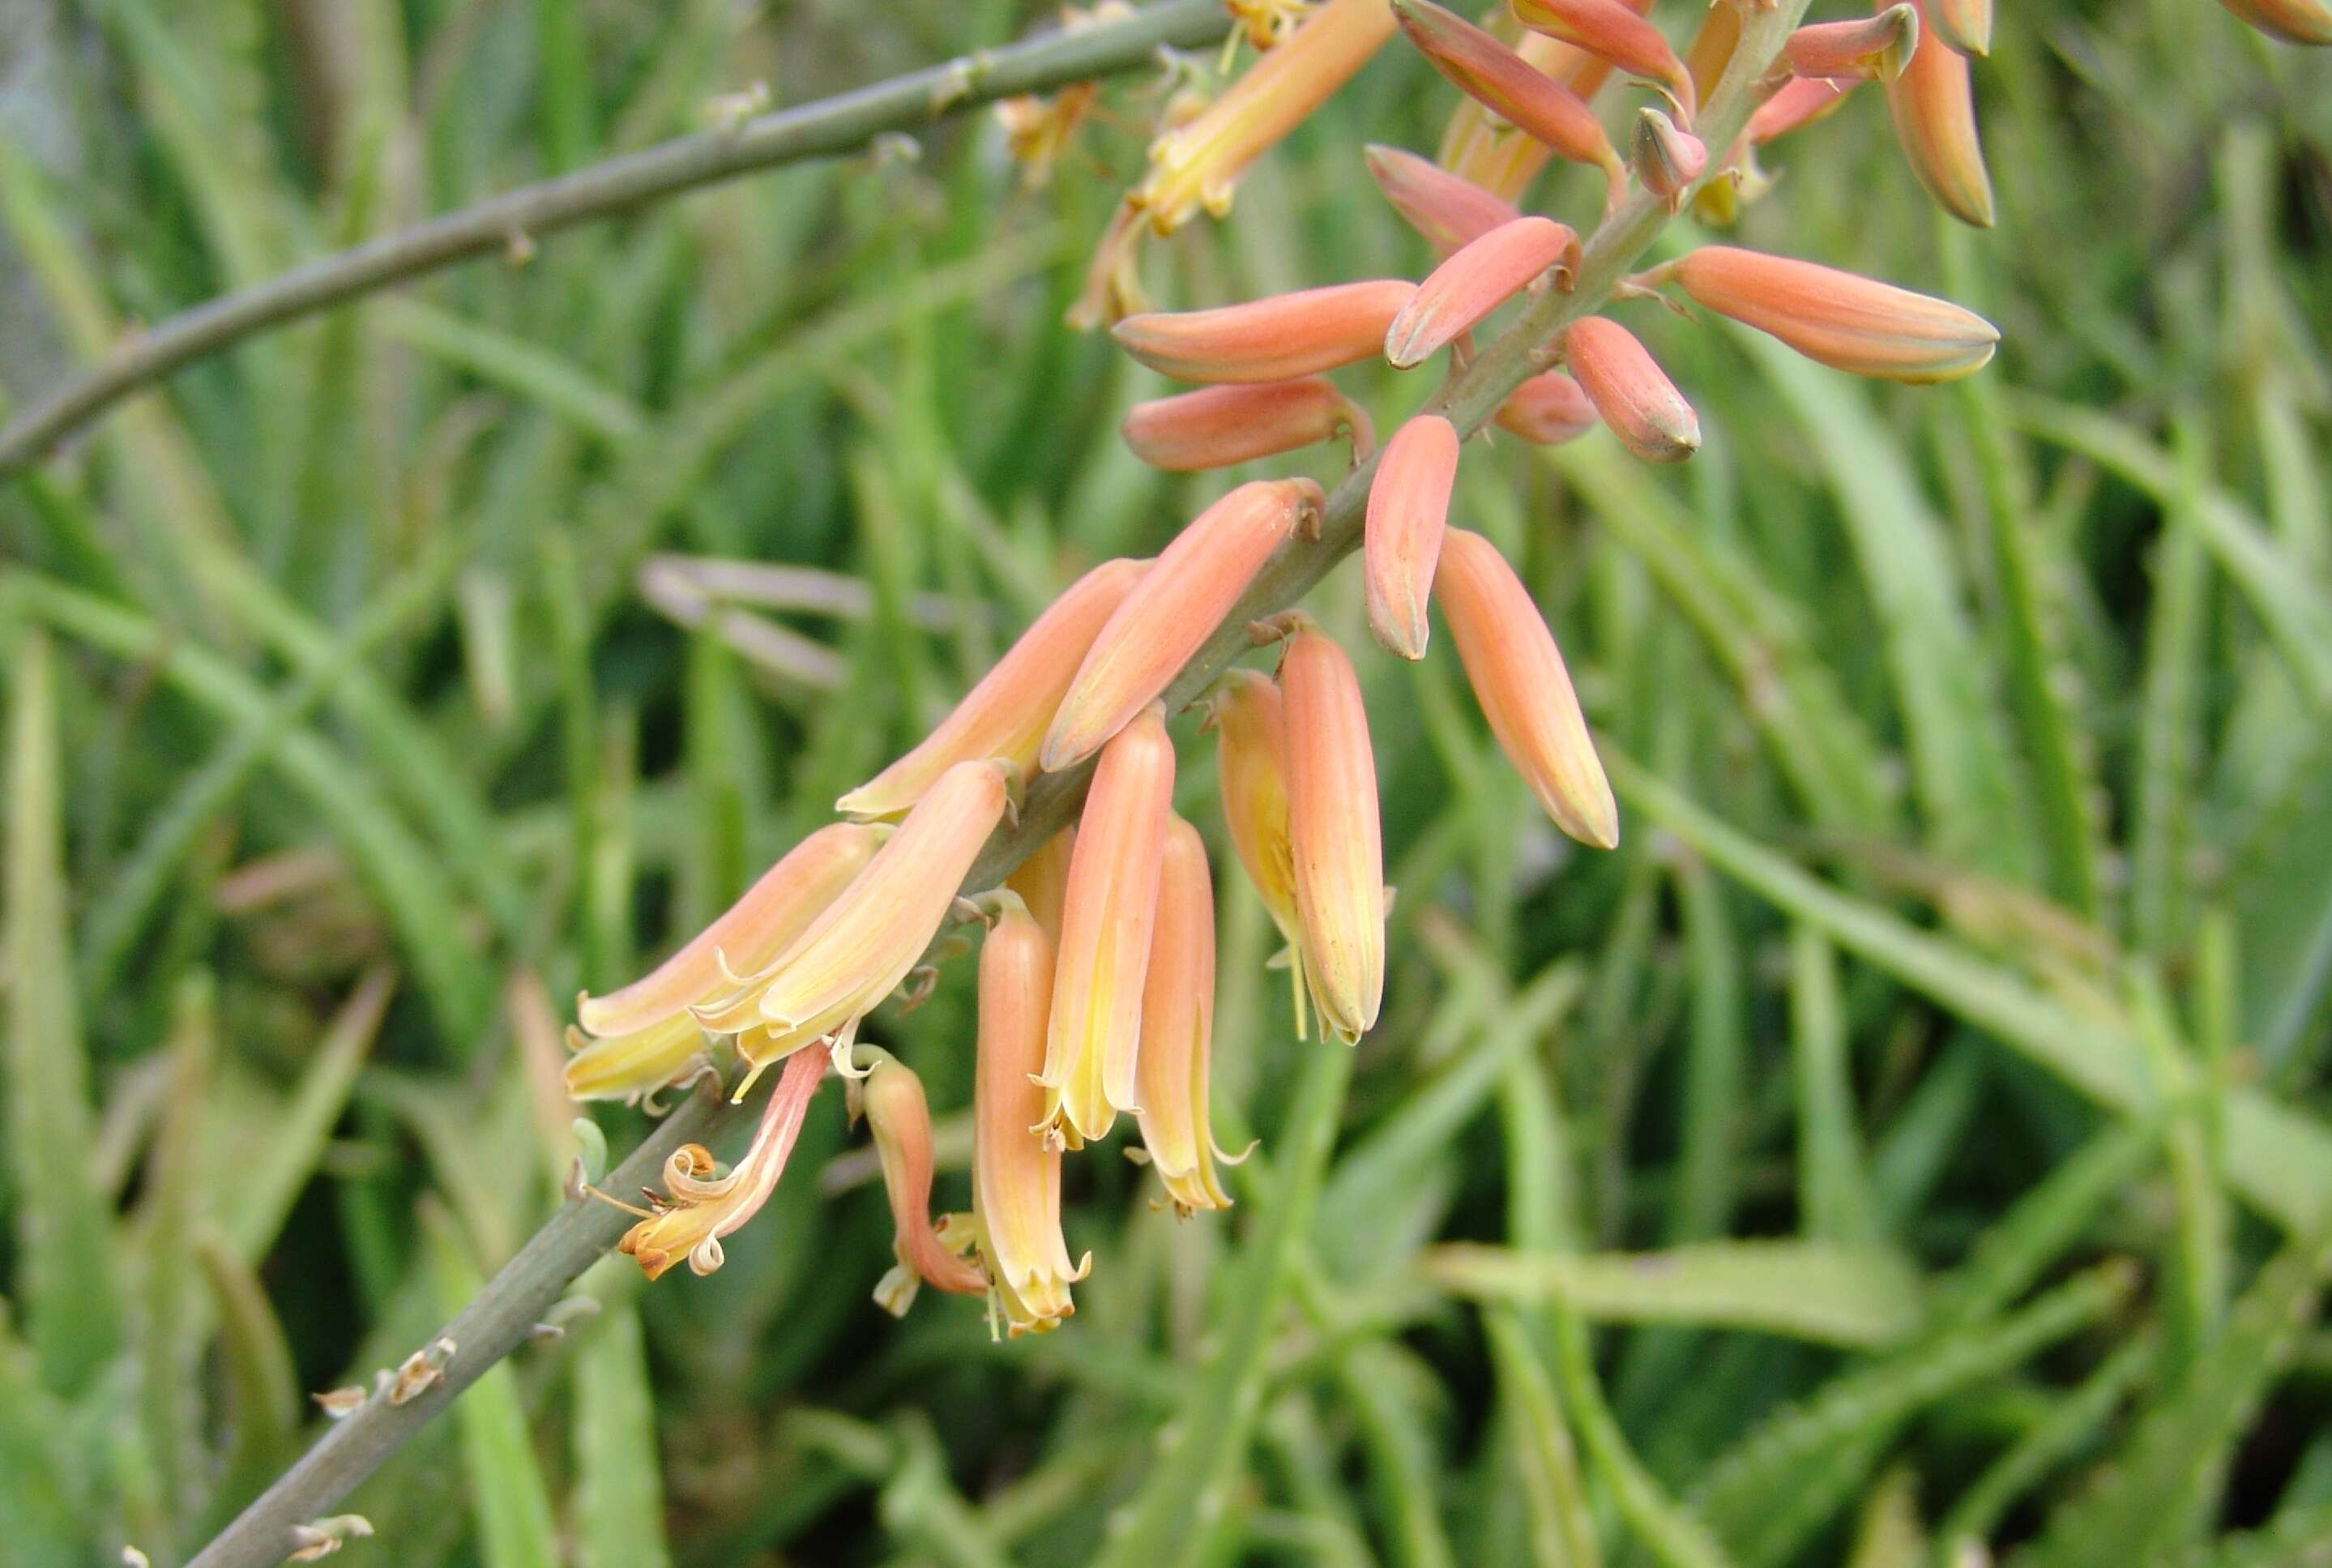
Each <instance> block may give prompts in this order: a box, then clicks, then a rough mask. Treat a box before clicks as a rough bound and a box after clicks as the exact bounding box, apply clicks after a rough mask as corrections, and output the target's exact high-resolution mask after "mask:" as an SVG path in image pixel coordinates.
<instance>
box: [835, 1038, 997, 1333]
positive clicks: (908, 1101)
mask: <svg viewBox="0 0 2332 1568" xmlns="http://www.w3.org/2000/svg"><path fill="white" fill-rule="evenodd" d="M859 1054H860V1055H861V1056H872V1057H874V1065H873V1066H871V1067H870V1068H868V1069H867V1072H866V1075H865V1077H863V1078H859V1079H856V1080H855V1081H854V1082H853V1083H852V1084H851V1085H850V1090H851V1095H852V1099H853V1102H854V1104H855V1107H856V1109H857V1110H858V1111H859V1113H860V1114H864V1115H865V1118H866V1125H867V1127H868V1129H869V1130H870V1131H871V1132H872V1133H874V1152H875V1155H876V1157H877V1158H878V1159H879V1160H881V1162H882V1164H883V1191H884V1196H885V1197H886V1198H887V1199H888V1200H890V1204H891V1231H892V1237H891V1251H892V1254H893V1256H894V1257H896V1258H897V1260H898V1261H897V1263H896V1264H895V1265H894V1267H892V1269H891V1271H890V1272H889V1273H887V1274H885V1275H884V1276H883V1280H882V1283H881V1284H879V1285H877V1286H875V1287H874V1299H875V1300H876V1301H877V1302H879V1303H881V1304H882V1307H883V1310H884V1311H885V1312H887V1313H889V1314H890V1315H892V1316H894V1317H903V1316H905V1315H906V1312H907V1308H908V1307H910V1306H911V1305H913V1304H914V1300H915V1292H916V1290H917V1288H918V1287H919V1286H925V1285H928V1286H931V1287H932V1289H933V1290H941V1291H945V1292H947V1293H948V1294H950V1295H951V1296H981V1295H985V1294H986V1293H987V1290H988V1276H986V1275H984V1274H982V1273H980V1270H979V1269H978V1268H976V1267H973V1266H972V1265H971V1264H970V1263H968V1262H966V1261H965V1260H964V1259H963V1258H961V1257H958V1256H957V1255H956V1253H955V1251H954V1250H953V1249H952V1248H950V1247H949V1246H947V1245H946V1244H945V1243H944V1242H942V1241H941V1238H940V1235H939V1232H938V1231H937V1230H935V1229H933V1228H932V1108H931V1103H930V1101H929V1100H927V1099H926V1098H925V1097H924V1095H923V1081H922V1079H921V1078H918V1077H917V1076H915V1074H914V1070H913V1068H911V1067H909V1066H906V1065H904V1064H903V1063H902V1062H900V1061H899V1060H898V1059H897V1058H896V1057H894V1056H891V1055H890V1054H889V1053H888V1052H884V1051H873V1050H863V1049H862V1051H861V1052H860V1053H859Z"/></svg>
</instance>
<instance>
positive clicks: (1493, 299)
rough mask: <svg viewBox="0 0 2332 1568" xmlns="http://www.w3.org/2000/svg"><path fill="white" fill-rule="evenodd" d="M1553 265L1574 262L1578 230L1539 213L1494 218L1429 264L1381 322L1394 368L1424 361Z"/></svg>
mask: <svg viewBox="0 0 2332 1568" xmlns="http://www.w3.org/2000/svg"><path fill="white" fill-rule="evenodd" d="M1550 269H1558V270H1561V271H1562V272H1566V273H1570V272H1577V271H1578V270H1579V235H1578V234H1575V233H1574V232H1572V228H1571V225H1568V224H1559V223H1556V222H1555V221H1554V220H1553V218H1543V217H1539V216H1537V215H1531V216H1529V217H1520V218H1515V220H1513V221H1512V222H1511V223H1505V224H1501V225H1498V226H1497V227H1496V228H1495V229H1492V230H1491V231H1490V232H1489V233H1487V234H1483V235H1482V236H1481V237H1479V238H1478V239H1475V240H1472V241H1469V242H1468V243H1467V244H1465V245H1464V246H1463V247H1461V248H1460V249H1458V251H1456V252H1454V253H1452V254H1451V255H1450V256H1449V257H1448V260H1446V261H1444V262H1443V263H1441V264H1440V265H1439V266H1438V267H1436V268H1434V269H1433V271H1432V272H1431V273H1430V274H1429V275H1428V276H1427V278H1426V280H1425V282H1422V283H1419V285H1418V286H1417V292H1415V293H1414V294H1412V295H1410V299H1409V302H1408V303H1407V304H1405V305H1403V306H1402V307H1401V308H1400V314H1399V315H1396V316H1395V317H1393V319H1392V320H1391V324H1390V325H1388V326H1387V327H1386V328H1385V336H1384V354H1385V358H1386V359H1388V360H1389V361H1391V364H1392V366H1393V368H1396V369H1400V370H1407V369H1410V368H1412V367H1414V366H1418V365H1421V364H1423V363H1424V362H1425V361H1426V360H1427V359H1430V358H1431V357H1432V356H1433V355H1434V354H1435V353H1436V352H1438V350H1439V349H1442V348H1443V347H1444V346H1446V345H1447V344H1448V343H1450V342H1451V341H1453V340H1454V339H1456V338H1457V337H1458V334H1459V333H1461V332H1464V331H1467V330H1469V329H1471V328H1473V327H1475V326H1477V325H1478V324H1479V323H1480V322H1481V321H1482V320H1485V319H1486V317H1488V315H1489V314H1490V312H1491V311H1495V310H1496V309H1497V308H1498V307H1499V306H1500V305H1503V304H1505V302H1506V301H1508V300H1510V299H1512V298H1513V297H1514V296H1515V294H1517V293H1520V292H1522V290H1523V288H1524V285H1526V284H1528V283H1529V282H1531V281H1532V280H1533V279H1534V278H1537V277H1539V276H1541V275H1542V274H1544V273H1545V272H1548V271H1549V270H1550Z"/></svg>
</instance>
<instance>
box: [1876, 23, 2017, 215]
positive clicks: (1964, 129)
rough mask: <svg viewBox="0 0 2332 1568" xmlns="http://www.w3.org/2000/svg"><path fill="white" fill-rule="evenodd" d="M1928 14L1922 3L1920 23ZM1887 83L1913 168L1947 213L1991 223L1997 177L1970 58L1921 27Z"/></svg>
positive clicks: (1899, 135)
mask: <svg viewBox="0 0 2332 1568" xmlns="http://www.w3.org/2000/svg"><path fill="white" fill-rule="evenodd" d="M1915 4H1916V0H1915ZM1927 17H1928V11H1927V8H1926V6H1925V5H1920V6H1919V19H1920V21H1921V22H1922V23H1925V22H1926V20H1927ZM1886 85H1887V108H1888V112H1889V113H1891V114H1892V115H1893V116H1894V117H1895V138H1896V139H1897V141H1899V142H1901V143H1902V144H1903V155H1904V157H1905V158H1907V159H1908V160H1909V162H1910V165H1911V172H1912V173H1913V174H1915V175H1916V176H1918V177H1919V183H1920V184H1921V185H1923V186H1926V187H1927V194H1928V195H1929V196H1933V197H1935V201H1936V203H1937V205H1938V206H1942V208H1943V209H1944V210H1945V212H1947V213H1949V214H1951V215H1953V216H1954V217H1955V218H1957V219H1959V220H1960V221H1961V222H1962V223H1964V224H1972V225H1974V226H1975V227H1977V228H1980V229H1988V228H1990V227H1992V224H1993V205H1992V177H1991V176H1990V175H1989V174H1987V173H1985V172H1984V167H1983V144H1982V143H1981V142H1980V141H1979V140H1978V139H1977V137H1976V129H1975V94H1974V89H1973V88H1972V87H1971V86H1970V84H1969V81H1968V62H1967V58H1966V56H1964V55H1962V54H1958V53H1954V52H1953V50H1952V48H1951V46H1950V45H1949V44H1947V43H1945V42H1944V41H1943V40H1942V39H1941V38H1939V37H1937V36H1936V35H1935V28H1934V27H1933V26H1922V27H1921V28H1920V29H1919V42H1918V46H1917V47H1916V48H1915V49H1913V50H1912V52H1911V60H1910V63H1909V64H1907V65H1906V66H1905V67H1904V68H1903V73H1902V74H1901V75H1899V76H1897V77H1896V78H1895V80H1894V81H1889V82H1888V83H1887V84H1886Z"/></svg>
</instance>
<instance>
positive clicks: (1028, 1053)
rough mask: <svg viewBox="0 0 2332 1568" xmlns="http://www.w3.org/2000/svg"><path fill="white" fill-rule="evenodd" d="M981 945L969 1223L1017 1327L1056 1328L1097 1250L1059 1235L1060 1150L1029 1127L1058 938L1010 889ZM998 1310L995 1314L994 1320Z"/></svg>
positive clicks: (1019, 1330) (996, 1304)
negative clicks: (1076, 1248)
mask: <svg viewBox="0 0 2332 1568" xmlns="http://www.w3.org/2000/svg"><path fill="white" fill-rule="evenodd" d="M997 903H998V905H999V909H998V913H997V918H996V923H995V924H994V925H993V926H991V927H989V932H988V937H987V940H986V941H985V942H984V943H983V944H982V945H981V947H980V1049H979V1059H978V1062H977V1065H976V1067H975V1081H974V1088H973V1092H972V1112H971V1116H972V1142H971V1226H972V1234H973V1237H974V1238H975V1239H976V1240H977V1242H978V1244H979V1247H980V1257H982V1258H983V1259H984V1260H985V1261H986V1263H987V1266H988V1278H989V1285H990V1286H992V1287H993V1289H994V1291H995V1294H994V1296H992V1297H991V1298H990V1301H991V1310H993V1309H994V1308H1001V1309H1002V1312H1003V1315H1004V1318H1005V1321H1006V1324H1007V1325H1008V1330H1009V1332H1010V1333H1011V1334H1012V1335H1013V1336H1014V1337H1016V1338H1017V1337H1018V1336H1019V1335H1021V1334H1042V1333H1044V1332H1046V1331H1047V1330H1049V1329H1054V1328H1058V1327H1059V1326H1060V1323H1061V1319H1063V1318H1065V1317H1066V1316H1068V1315H1070V1314H1071V1313H1073V1312H1075V1310H1076V1308H1075V1305H1073V1304H1072V1303H1071V1302H1070V1300H1069V1286H1070V1285H1071V1284H1072V1283H1073V1282H1075V1281H1076V1280H1080V1279H1083V1278H1084V1277H1085V1270H1086V1269H1087V1268H1089V1267H1092V1264H1093V1258H1092V1256H1091V1255H1090V1254H1088V1255H1087V1256H1086V1257H1085V1260H1084V1261H1083V1262H1080V1263H1075V1264H1072V1263H1071V1262H1070V1261H1069V1249H1068V1246H1067V1244H1066V1242H1064V1241H1063V1240H1062V1239H1061V1152H1060V1150H1059V1149H1058V1148H1057V1147H1054V1146H1051V1145H1049V1144H1048V1143H1047V1141H1046V1140H1044V1139H1041V1138H1039V1137H1038V1136H1037V1134H1036V1133H1034V1132H1032V1131H1030V1127H1031V1125H1032V1124H1033V1123H1036V1122H1037V1121H1038V1120H1040V1119H1041V1118H1042V1116H1043V1114H1044V1108H1045V1091H1044V1090H1043V1089H1042V1088H1040V1087H1038V1086H1037V1084H1036V1082H1035V1076H1036V1074H1037V1068H1038V1067H1039V1066H1042V1065H1043V1063H1044V1059H1045V1027H1046V1018H1047V1014H1048V1012H1049V1011H1050V1009H1051V1005H1052V1003H1051V999H1052V994H1053V944H1052V943H1051V942H1049V941H1047V939H1046V936H1045V932H1044V930H1043V928H1042V927H1040V926H1038V925H1037V923H1036V921H1035V920H1034V919H1033V918H1031V917H1030V915H1029V913H1028V911H1027V908H1026V907H1025V906H1024V905H1022V904H1021V903H1020V901H1019V900H1018V898H1017V897H1014V896H1013V895H1012V894H1009V893H1007V894H1003V895H1001V896H1000V897H999V899H998V901H997ZM992 1321H993V1319H992V1318H991V1322H992Z"/></svg>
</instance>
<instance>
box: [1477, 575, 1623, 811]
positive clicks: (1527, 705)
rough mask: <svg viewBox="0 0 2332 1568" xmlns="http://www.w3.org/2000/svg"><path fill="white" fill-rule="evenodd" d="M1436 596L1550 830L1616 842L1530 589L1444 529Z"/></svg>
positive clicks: (1581, 718)
mask: <svg viewBox="0 0 2332 1568" xmlns="http://www.w3.org/2000/svg"><path fill="white" fill-rule="evenodd" d="M1434 598H1436V599H1437V600H1438V602H1439V603H1440V606H1441V616H1442V618H1443V619H1444V620H1445V621H1447V622H1448V625H1449V637H1450V640H1451V641H1452V642H1454V643H1456V644H1457V645H1458V662H1459V663H1461V664H1464V665H1465V666H1466V679H1467V682H1468V683H1469V684H1471V685H1472V686H1473V688H1474V700H1475V701H1476V702H1477V703H1479V704H1480V705H1481V709H1482V716H1483V717H1484V718H1485V719H1486V720H1487V721H1488V722H1489V725H1490V733H1491V734H1492V735H1493V736H1495V737H1496V740H1497V742H1498V747H1499V749H1500V750H1501V751H1505V754H1506V759H1507V760H1508V761H1510V762H1512V763H1513V764H1514V768H1515V771H1516V772H1517V773H1520V774H1521V775H1522V776H1523V779H1524V782H1525V783H1527V784H1528V785H1529V786H1530V789H1531V793H1532V794H1533V795H1534V796H1536V797H1537V798H1538V802H1539V804H1540V805H1541V806H1543V807H1544V808H1546V814H1547V815H1548V816H1549V817H1553V818H1554V822H1555V826H1556V827H1560V828H1562V829H1563V831H1564V832H1565V833H1568V834H1569V835H1571V837H1573V838H1576V839H1578V840H1579V841H1580V842H1581V843H1582V844H1587V845H1591V846H1594V847H1596V848H1598V849H1610V848H1613V847H1616V846H1618V844H1619V842H1620V808H1619V807H1618V805H1617V804H1616V803H1615V802H1614V801H1613V799H1612V798H1611V785H1610V781H1609V780H1608V779H1605V778H1604V776H1603V764H1602V762H1601V760H1598V758H1597V757H1596V755H1595V742H1594V741H1593V740H1592V738H1591V737H1590V736H1589V734H1588V732H1587V720H1586V717H1585V715H1584V714H1582V712H1580V711H1579V698H1578V697H1577V695H1576V694H1574V693H1573V692H1572V688H1571V674H1570V672H1569V671H1568V670H1566V669H1565V668H1564V667H1563V655H1562V654H1561V652H1559V651H1558V650H1557V649H1556V647H1555V645H1554V634H1553V633H1552V632H1550V631H1549V630H1548V629H1547V626H1546V621H1545V620H1544V617H1541V616H1540V615H1539V613H1538V607H1537V606H1536V605H1534V604H1533V603H1532V602H1531V597H1530V590H1529V589H1528V588H1524V586H1523V583H1522V579H1521V578H1518V577H1516V576H1515V571H1514V569H1513V568H1512V567H1510V566H1508V565H1507V564H1506V562H1505V557H1503V556H1501V555H1500V554H1499V553H1498V550H1497V547H1496V545H1494V544H1492V543H1491V542H1490V541H1489V540H1486V539H1484V538H1483V537H1482V536H1481V535H1480V534H1478V533H1468V532H1467V531H1465V530H1464V529H1452V530H1450V531H1449V537H1448V540H1445V541H1444V542H1443V544H1442V547H1441V570H1440V573H1439V575H1438V577H1437V578H1435V580H1434Z"/></svg>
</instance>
